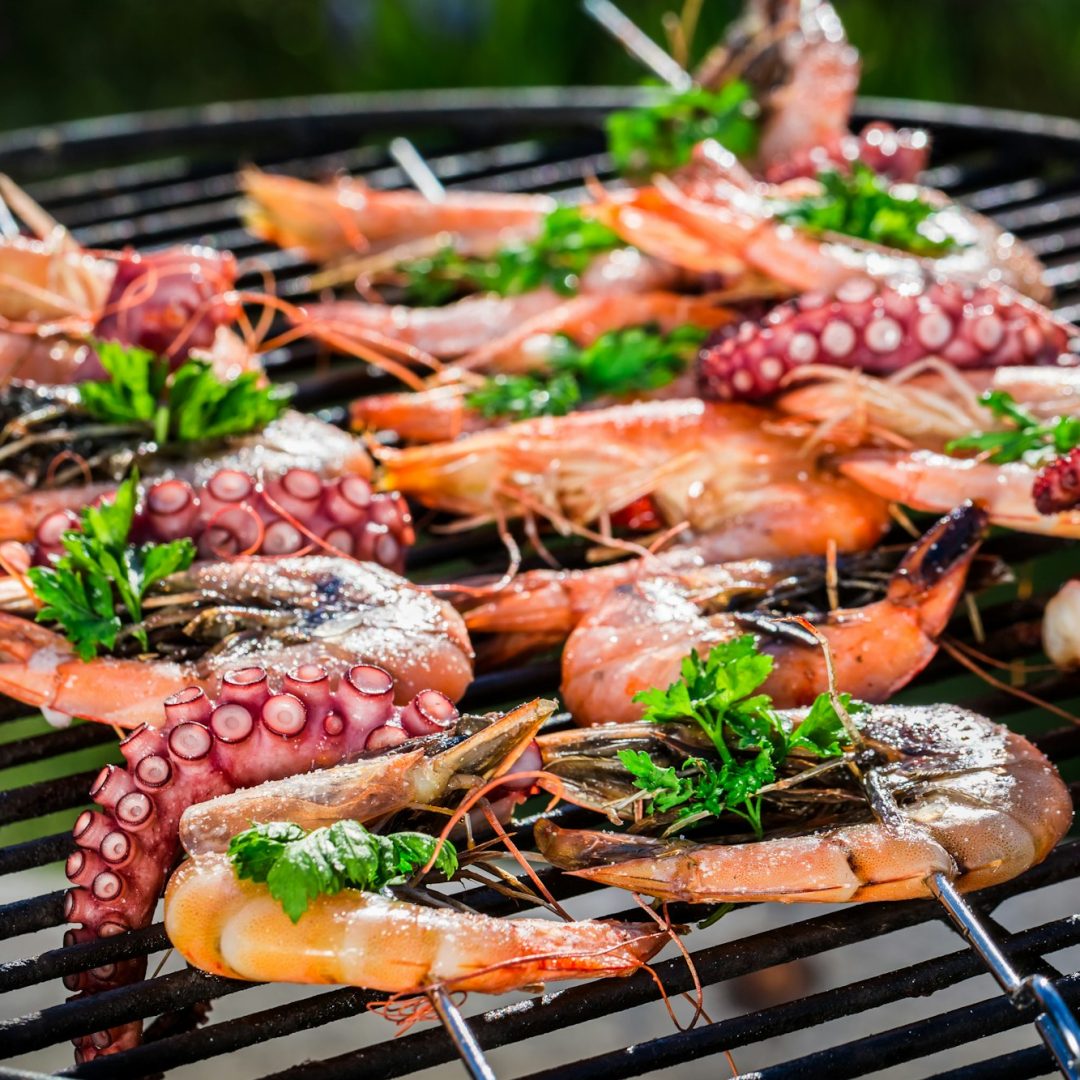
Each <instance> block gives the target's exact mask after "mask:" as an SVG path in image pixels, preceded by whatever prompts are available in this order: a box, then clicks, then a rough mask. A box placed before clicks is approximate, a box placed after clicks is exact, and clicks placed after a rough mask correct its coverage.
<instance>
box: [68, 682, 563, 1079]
mask: <svg viewBox="0 0 1080 1080" xmlns="http://www.w3.org/2000/svg"><path fill="white" fill-rule="evenodd" d="M393 696H394V690H393V680H392V679H391V677H390V675H389V674H388V673H387V672H386V671H384V670H383V669H381V668H378V667H373V666H371V665H356V666H355V667H353V668H352V669H350V670H349V671H348V672H347V673H346V674H345V676H344V677H343V678H342V680H341V682H340V684H339V685H338V687H337V689H336V690H331V686H330V680H329V677H328V675H327V673H326V671H325V670H324V669H322V668H318V667H315V666H313V665H305V666H302V667H300V668H298V669H297V670H296V671H294V672H292V673H291V674H288V675H286V676H285V677H284V679H283V680H282V681H281V682H280V684H277V683H276V681H275V687H274V689H273V690H272V688H271V685H270V682H269V680H268V679H267V677H266V673H265V672H263V671H262V670H261V669H258V668H246V669H240V670H238V671H234V672H230V673H228V674H226V676H225V678H224V680H223V683H222V687H221V691H220V695H219V696H218V697H216V698H215V699H213V700H212V699H210V698H208V697H207V696H206V695H205V694H204V693H203V691H202V690H200V689H199V688H198V687H189V688H187V689H185V690H182V691H181V692H180V693H178V694H176V695H174V696H173V697H172V698H169V699H167V700H166V702H165V706H164V716H162V709H161V705H160V702H159V703H158V705H157V709H156V710H155V711H148V712H147V713H145V714H144V717H145V719H146V721H147V722H146V723H144V724H143V725H142V726H141V727H139V728H138V729H137V730H135V731H133V732H132V733H131V735H129V736H128V737H127V738H126V739H125V740H124V741H123V742H122V743H121V751H122V752H123V755H124V758H125V760H126V762H127V766H126V768H119V767H117V766H114V765H108V766H106V767H105V768H104V769H103V770H102V772H101V774H100V775H99V776H98V778H97V780H96V781H95V782H94V786H93V788H92V789H91V793H90V794H91V798H93V799H94V800H95V801H96V802H97V803H99V804H100V806H101V809H100V810H93V811H91V810H87V811H84V812H83V813H82V814H81V815H80V816H79V818H78V820H77V821H76V822H75V828H74V836H75V843H76V845H77V846H76V850H75V852H74V853H73V854H72V855H71V856H69V857H68V861H67V874H68V877H69V878H70V880H71V882H72V885H73V888H72V889H71V890H70V891H69V892H68V894H67V898H66V901H65V916H66V918H67V920H68V921H69V922H71V923H76V924H80V925H78V926H77V927H73V928H72V929H70V930H68V931H67V933H66V935H65V943H66V944H69V945H70V944H74V943H76V942H84V941H90V940H93V939H94V938H95V937H108V936H111V935H113V934H117V933H121V932H123V931H126V930H133V929H140V928H141V927H144V926H147V925H149V922H150V920H151V918H152V917H153V913H154V908H155V907H156V905H157V901H158V897H159V896H160V894H161V891H162V888H163V887H164V884H165V879H166V877H167V876H168V874H169V871H170V870H171V869H172V867H173V864H174V862H175V860H176V855H177V852H178V851H179V847H180V840H179V832H178V829H179V822H180V818H181V814H183V813H184V812H185V811H186V810H188V808H189V807H193V806H195V805H196V804H198V803H201V802H203V801H204V800H207V799H213V798H214V796H220V795H222V794H225V793H227V792H231V791H234V790H236V789H237V788H243V787H250V788H252V791H258V790H260V789H259V788H258V787H254V786H253V785H259V784H262V783H264V782H265V781H268V780H274V779H277V778H280V777H285V776H292V775H293V774H297V773H301V774H303V773H307V772H310V771H311V770H312V769H326V768H328V767H329V766H336V765H339V763H341V762H344V761H349V760H352V759H358V760H355V761H354V763H353V764H351V765H349V766H347V769H348V774H349V777H350V779H351V782H352V784H353V785H354V791H355V799H354V800H353V801H352V802H351V803H350V813H351V814H352V815H353V816H354V817H355V818H356V819H358V820H364V821H367V820H373V819H375V818H378V817H381V816H383V815H385V814H387V813H391V812H393V811H396V810H400V809H402V808H404V807H407V806H409V805H411V804H414V803H415V804H425V805H430V804H434V803H438V802H442V801H443V800H444V799H445V798H446V797H447V796H448V795H452V794H453V791H454V787H455V785H456V784H457V783H458V782H459V781H461V782H463V781H464V780H465V779H466V778H467V777H485V776H487V775H488V774H489V773H490V772H491V771H492V770H493V769H494V768H496V767H497V766H498V765H500V764H506V763H513V761H514V759H515V757H516V756H517V753H518V751H519V750H520V748H521V747H522V746H524V745H526V744H527V743H528V742H529V740H530V739H531V738H532V736H533V734H535V731H536V730H537V729H538V728H539V726H540V724H541V723H542V722H543V720H544V719H545V717H546V716H547V715H548V714H549V713H550V712H551V707H550V706H541V705H540V704H538V703H537V704H534V705H532V706H523V707H522V708H520V709H517V710H515V711H514V712H512V713H509V714H507V715H506V716H504V717H499V718H496V719H490V718H488V721H487V722H481V721H476V720H466V721H463V720H462V719H461V717H460V716H459V714H458V711H457V709H456V708H454V706H453V705H452V704H451V702H450V701H449V700H448V699H447V698H446V697H444V696H443V695H442V694H440V693H439V692H438V691H434V690H423V691H421V692H420V693H419V694H417V695H416V696H415V697H414V698H413V699H412V701H410V702H409V703H408V704H407V705H406V706H404V707H395V706H394V704H393ZM162 720H163V721H164V722H163V723H162ZM360 755H363V756H362V757H361V756H360ZM199 820H202V819H199ZM249 824H250V821H249V822H242V823H241V825H240V826H239V828H240V829H242V828H244V827H246V825H249ZM198 827H199V826H198V822H196V825H195V830H196V835H197V832H198ZM234 831H238V830H234ZM190 832H191V830H190V829H189V833H190ZM229 835H232V834H231V833H229ZM226 839H227V838H226ZM207 914H208V912H203V913H202V916H203V917H204V918H205V916H206V915H207ZM145 970H146V961H145V959H142V958H140V959H138V960H132V961H125V962H123V963H121V964H119V965H116V966H115V967H112V966H110V967H109V968H107V969H104V970H95V971H91V972H86V973H82V974H79V975H75V976H73V977H71V978H69V979H67V980H66V983H67V986H68V989H70V990H76V991H80V992H81V993H83V994H91V993H100V992H101V991H102V990H104V989H108V988H110V987H113V986H118V985H123V984H126V983H131V982H136V981H138V980H139V979H141V978H142V977H143V975H144V973H145ZM138 1034H139V1026H138V1025H134V1024H132V1025H125V1026H124V1027H122V1028H119V1029H114V1030H111V1031H108V1032H98V1033H95V1034H93V1035H90V1036H87V1037H86V1038H85V1039H82V1040H80V1041H79V1044H78V1045H79V1046H80V1055H81V1056H80V1060H86V1059H88V1058H90V1057H93V1056H95V1055H97V1054H102V1053H115V1052H116V1051H118V1050H120V1049H123V1048H124V1047H126V1046H129V1045H133V1044H134V1042H136V1041H137V1040H138Z"/></svg>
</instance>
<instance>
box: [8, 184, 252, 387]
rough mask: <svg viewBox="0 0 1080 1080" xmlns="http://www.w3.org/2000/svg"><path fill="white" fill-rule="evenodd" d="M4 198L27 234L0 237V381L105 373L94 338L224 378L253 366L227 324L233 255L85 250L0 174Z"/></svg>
mask: <svg viewBox="0 0 1080 1080" xmlns="http://www.w3.org/2000/svg"><path fill="white" fill-rule="evenodd" d="M0 198H2V199H3V201H4V202H5V203H6V204H7V205H8V206H9V207H10V208H11V209H12V210H13V211H14V212H15V213H17V214H19V216H21V217H22V218H23V220H24V221H25V222H26V224H27V225H28V227H29V228H30V229H31V231H32V232H33V234H34V236H33V237H32V238H27V237H25V236H22V235H15V236H5V237H3V238H2V239H0V380H2V381H6V380H8V379H16V378H17V379H33V380H35V381H39V382H43V383H62V382H73V381H77V380H81V379H86V378H96V377H98V376H99V375H100V373H101V368H100V365H99V364H98V362H97V358H96V356H95V355H94V354H93V351H92V349H91V348H90V346H89V345H88V343H87V342H88V339H89V338H90V337H96V338H104V339H108V340H117V341H121V342H123V343H124V344H127V345H139V346H141V347H143V348H146V349H149V350H150V351H151V352H156V353H159V354H161V355H164V356H168V357H169V358H170V359H171V360H172V361H174V362H176V363H179V362H181V361H183V360H185V359H186V358H187V357H188V356H192V355H194V356H199V357H202V358H204V359H207V360H209V361H211V362H212V363H213V364H214V366H215V368H216V369H217V370H218V372H219V373H220V374H221V375H222V377H228V376H229V375H230V373H231V374H236V373H237V372H238V371H240V370H243V369H247V368H250V367H253V366H255V363H256V361H255V357H254V356H253V355H252V353H251V352H250V350H248V349H247V348H246V347H245V345H244V344H243V343H242V342H241V341H240V340H239V338H237V337H236V336H235V335H234V334H232V333H231V331H229V330H228V326H229V324H231V323H232V322H234V321H235V319H236V318H237V316H238V314H239V311H240V304H239V300H238V298H237V295H236V294H235V292H234V290H233V286H234V284H235V280H236V260H235V259H234V258H233V256H232V255H230V254H228V253H219V252H216V251H212V250H210V249H209V248H202V247H189V248H170V249H167V250H165V251H160V252H154V253H151V254H147V255H141V254H139V253H137V252H133V251H123V252H110V251H93V252H91V251H85V250H83V249H82V248H80V246H79V245H78V243H77V242H76V241H75V239H74V238H73V237H72V236H71V234H70V233H69V232H68V231H67V230H66V229H65V228H64V227H63V226H62V225H60V224H59V223H58V222H56V221H55V220H53V218H51V217H50V216H49V215H48V214H47V213H46V212H45V211H44V210H43V209H42V208H41V207H40V206H38V205H37V204H36V203H35V202H34V201H33V200H32V199H31V198H30V197H29V196H28V195H27V194H26V193H25V192H23V191H21V190H20V189H19V188H18V187H16V185H14V184H13V183H12V182H11V181H10V180H9V179H8V178H7V177H6V176H2V175H0Z"/></svg>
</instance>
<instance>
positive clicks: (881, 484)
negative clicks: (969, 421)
mask: <svg viewBox="0 0 1080 1080" xmlns="http://www.w3.org/2000/svg"><path fill="white" fill-rule="evenodd" d="M1058 462H1059V463H1060V464H1059V468H1060V467H1062V466H1064V467H1066V468H1067V469H1068V470H1069V472H1070V474H1071V472H1072V471H1074V470H1075V463H1071V462H1070V459H1069V458H1060V459H1058ZM836 466H837V468H838V469H839V470H840V471H841V472H842V473H843V474H844V475H845V476H846V477H849V478H850V479H851V480H853V481H855V482H856V483H857V484H861V485H862V486H863V487H864V488H865V489H866V490H867V491H870V492H872V493H873V494H874V495H877V496H879V497H881V498H883V499H889V500H891V501H893V502H898V503H903V504H904V505H905V506H910V507H913V508H914V509H916V510H930V511H932V512H936V513H941V512H942V511H943V510H946V509H948V507H950V506H955V505H956V503H957V502H959V501H961V500H962V499H974V500H976V501H977V502H978V503H980V504H981V505H982V506H983V507H984V508H985V509H986V512H987V513H988V514H989V517H990V522H991V524H994V525H1004V526H1005V527H1007V528H1010V529H1016V530H1018V531H1019V532H1029V533H1043V534H1045V535H1047V536H1061V537H1068V538H1071V539H1076V538H1080V509H1065V510H1062V511H1060V512H1056V511H1054V510H1047V511H1045V512H1044V511H1041V510H1040V509H1039V506H1038V501H1039V500H1038V494H1039V489H1038V487H1037V486H1036V485H1037V484H1038V481H1039V479H1040V477H1042V476H1043V475H1045V473H1040V472H1039V471H1038V470H1036V469H1034V468H1032V467H1031V466H1030V465H1027V464H1025V463H1023V462H1020V461H1016V462H1010V463H1008V464H1005V465H994V464H991V463H990V462H989V461H981V460H979V459H978V458H958V457H950V456H949V455H948V454H941V453H937V452H936V451H933V450H855V451H852V452H851V453H848V454H842V455H840V456H839V457H838V458H837V459H836ZM1070 466H1071V468H1070ZM1051 468H1053V466H1051ZM1071 486H1072V490H1073V493H1074V495H1075V494H1076V493H1077V492H1078V491H1080V483H1078V481H1077V480H1076V479H1075V478H1073V480H1072V484H1071ZM1072 505H1074V506H1075V505H1076V503H1075V501H1074V502H1073V504H1072Z"/></svg>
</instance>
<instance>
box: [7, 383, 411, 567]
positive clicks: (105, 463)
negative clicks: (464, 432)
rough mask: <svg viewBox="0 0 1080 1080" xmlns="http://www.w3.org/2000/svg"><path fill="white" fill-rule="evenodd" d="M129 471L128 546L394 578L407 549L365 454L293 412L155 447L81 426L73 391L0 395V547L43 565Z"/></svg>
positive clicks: (135, 434)
mask: <svg viewBox="0 0 1080 1080" xmlns="http://www.w3.org/2000/svg"><path fill="white" fill-rule="evenodd" d="M133 468H137V469H138V470H139V472H140V475H141V476H142V477H143V479H144V483H143V485H142V494H143V505H142V509H141V511H140V515H139V520H138V522H137V526H136V533H137V536H136V539H140V540H144V539H145V540H170V539H174V538H176V537H178V536H191V537H193V538H195V539H196V540H197V542H198V545H199V549H200V551H201V552H202V554H203V556H204V557H221V556H232V555H238V554H254V553H263V554H267V555H287V554H294V553H296V552H299V551H301V550H302V549H311V548H314V549H315V550H320V551H324V552H325V551H330V552H333V553H336V554H341V555H350V556H356V557H358V558H361V559H369V560H373V561H376V562H380V563H382V564H383V565H386V566H390V567H392V568H394V569H401V567H402V566H403V560H404V554H405V551H406V550H407V549H408V547H409V546H410V545H411V543H412V540H413V533H412V525H411V519H410V516H409V511H408V508H407V507H406V505H405V503H404V501H403V500H402V499H401V498H400V497H399V496H398V495H396V494H393V493H386V494H376V493H373V492H372V490H371V485H370V483H369V478H370V477H371V473H372V466H371V459H370V458H369V457H368V455H367V452H366V451H365V450H364V448H363V446H362V445H361V443H360V442H359V441H358V440H357V439H354V438H353V437H351V436H350V435H347V434H346V433H344V432H342V431H341V430H340V429H338V428H336V427H334V426H333V425H331V424H327V423H324V422H323V421H321V420H319V419H317V418H316V417H313V416H305V415H304V414H302V413H297V412H291V411H289V412H285V413H283V414H282V415H280V416H278V417H277V418H276V419H275V420H272V421H271V422H270V423H269V424H268V425H267V426H266V427H264V428H262V429H261V430H259V431H257V432H255V433H252V434H249V435H242V436H230V437H226V438H221V439H216V440H207V441H203V442H194V443H179V442H176V443H169V444H166V445H159V444H157V443H156V442H155V441H154V440H153V439H152V438H144V437H143V435H142V433H141V432H139V431H138V430H137V429H135V428H132V427H125V426H124V425H122V424H107V423H100V422H97V421H95V420H93V419H92V418H90V417H88V416H86V415H85V414H84V413H82V412H81V411H80V409H79V403H78V398H77V395H76V394H74V393H73V392H72V391H71V389H70V388H67V387H47V386H37V385H26V384H21V383H15V384H10V385H8V386H7V387H4V388H2V389H0V469H2V470H3V471H2V472H0V540H19V541H24V542H33V543H34V544H35V546H36V548H37V553H38V556H39V558H44V557H46V556H47V555H48V554H50V553H51V552H54V551H56V550H57V549H58V544H59V539H60V536H61V535H62V533H63V532H64V530H66V529H69V528H71V527H72V526H73V525H75V524H77V517H76V515H75V511H76V510H77V509H79V508H81V507H83V506H86V505H87V504H89V503H91V502H93V501H95V500H97V499H100V498H101V497H103V496H109V495H111V494H112V493H113V492H114V491H115V489H116V485H117V482H119V481H120V480H121V479H123V478H124V477H125V476H126V475H128V473H130V471H131V470H132V469H133Z"/></svg>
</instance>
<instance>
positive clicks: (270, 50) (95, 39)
mask: <svg viewBox="0 0 1080 1080" xmlns="http://www.w3.org/2000/svg"><path fill="white" fill-rule="evenodd" d="M681 2H682V0H620V3H621V6H622V8H623V9H624V10H625V11H626V12H627V14H629V15H630V16H631V17H632V18H633V19H635V20H636V21H637V22H638V24H639V25H641V26H642V27H644V28H646V29H647V30H649V32H650V33H653V34H655V35H657V36H659V35H660V34H661V17H662V15H663V13H664V12H665V11H668V10H671V9H678V8H679V7H680V6H681ZM835 5H836V7H837V9H838V11H839V12H840V15H841V17H842V18H843V19H844V21H845V23H846V24H847V27H848V31H849V35H850V37H851V39H852V41H853V42H854V43H855V44H857V45H858V47H859V48H860V50H861V51H862V54H863V59H864V78H863V92H864V93H867V94H884V95H892V96H902V97H915V98H926V99H936V100H941V101H959V102H972V103H977V104H984V105H997V106H1005V107H1010V108H1019V109H1034V110H1039V111H1043V112H1049V113H1057V114H1060V115H1068V116H1077V115H1080V78H1077V76H1076V74H1075V58H1076V57H1077V55H1080V3H1077V0H835ZM739 6H740V5H739V3H738V2H737V0H704V7H703V12H702V16H701V24H700V29H699V32H698V35H697V38H696V46H697V50H696V51H697V52H698V53H700V52H701V51H702V50H704V48H706V47H707V46H708V44H710V43H711V42H713V41H715V40H716V39H717V38H718V37H719V35H720V34H721V32H722V30H723V28H724V26H725V25H726V24H727V23H728V22H729V21H730V19H731V18H732V16H733V15H734V14H735V13H736V11H737V10H738V8H739ZM641 74H642V72H641V70H640V69H639V68H638V67H637V66H636V65H635V64H634V63H633V61H631V60H630V59H629V58H627V57H626V56H625V55H624V54H623V53H622V51H621V50H620V49H619V48H618V47H616V46H615V45H613V44H612V43H611V41H610V40H609V39H608V38H607V37H606V36H605V35H604V34H603V32H602V31H600V30H599V29H597V28H596V27H595V26H593V25H592V24H591V23H590V22H589V21H588V20H587V19H586V18H585V17H584V16H583V15H582V14H581V11H580V8H579V4H578V0H185V2H184V3H183V4H178V3H148V2H147V0H100V2H99V3H96V4H93V5H88V4H86V3H85V0H35V2H34V3H7V4H4V5H2V8H0V128H13V127H22V126H26V125H32V124H39V123H46V122H51V121H56V120H63V119H70V118H75V117H83V116H94V115H102V114H107V113H113V112H126V111H129V110H136V109H150V108H158V107H167V106H174V105H188V104H197V103H202V102H209V101H224V100H237V99H243V98H257V97H273V96H281V95H291V94H314V93H327V92H334V91H351V90H394V89H403V88H408V87H443V86H446V87H451V86H455V87H456V86H511V85H528V84H534V85H545V84H549V85H565V84H575V83H601V84H602V83H627V82H635V81H637V80H638V79H639V78H640V77H641Z"/></svg>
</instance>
